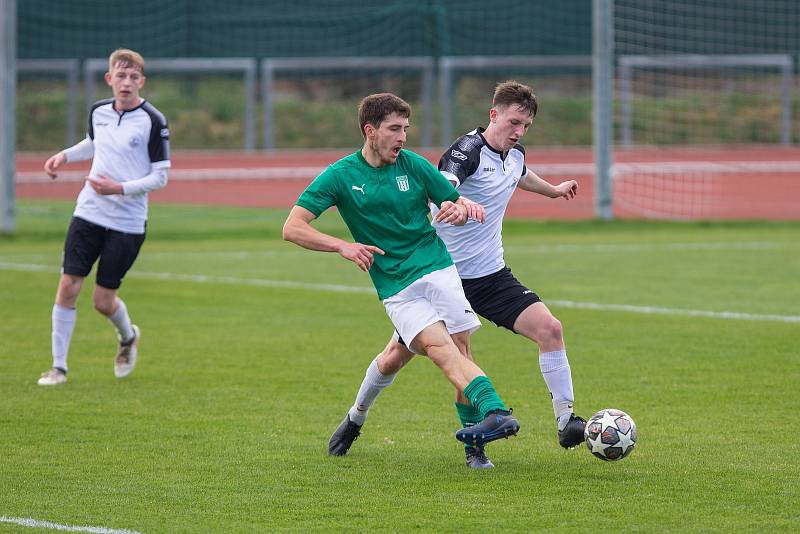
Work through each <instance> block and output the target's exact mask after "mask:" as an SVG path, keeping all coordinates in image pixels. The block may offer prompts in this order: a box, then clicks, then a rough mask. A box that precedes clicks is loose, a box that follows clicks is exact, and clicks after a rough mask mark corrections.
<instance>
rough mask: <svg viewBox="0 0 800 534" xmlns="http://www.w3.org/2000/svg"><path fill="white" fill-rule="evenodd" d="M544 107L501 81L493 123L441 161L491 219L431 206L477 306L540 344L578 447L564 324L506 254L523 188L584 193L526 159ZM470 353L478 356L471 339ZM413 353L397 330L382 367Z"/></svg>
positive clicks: (566, 439)
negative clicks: (443, 217) (450, 217)
mask: <svg viewBox="0 0 800 534" xmlns="http://www.w3.org/2000/svg"><path fill="white" fill-rule="evenodd" d="M537 110H538V103H537V100H536V96H535V95H534V94H533V92H532V91H531V89H530V87H528V86H526V85H523V84H520V83H517V82H513V81H509V82H505V83H501V84H499V85H498V86H497V87H496V90H495V94H494V100H493V104H492V108H491V110H490V111H489V125H488V126H487V128H486V129H483V128H478V129H476V130H473V131H472V132H470V133H468V134H466V135H464V136H462V137H460V138H459V139H457V140H456V142H455V143H454V144H453V145H452V146H451V147H450V148H449V149H448V150H447V151H446V152H445V153H444V155H443V156H442V158H441V160H440V162H439V170H440V171H441V172H442V174H444V176H445V177H447V178H448V179H449V180H450V181H451V182H452V183H453V184H454V185H455V186H456V187H457V188H458V191H459V193H460V194H462V195H464V196H465V197H467V198H469V199H471V200H472V201H474V202H477V203H479V204H481V205H483V206H484V208H485V209H486V218H485V222H484V223H483V224H476V223H475V222H474V221H467V223H466V224H465V225H464V226H460V227H455V226H452V225H448V224H441V223H439V222H437V221H436V213H437V212H438V209H437V208H436V207H435V206H431V211H432V214H433V216H434V220H433V225H434V227H435V228H436V232H437V234H438V235H439V237H440V238H441V239H442V240H443V241H444V242H445V244H446V245H447V249H448V251H449V252H450V254H451V256H452V257H453V261H454V262H455V264H456V268H457V269H458V274H459V276H460V278H461V282H462V284H463V286H464V293H465V295H466V297H467V299H468V300H469V302H470V304H471V305H472V307H473V309H474V310H475V311H476V312H477V313H478V314H479V315H481V316H483V317H485V318H487V319H489V320H491V321H492V322H494V323H495V324H496V325H497V326H502V327H504V328H507V329H509V330H511V331H512V332H515V333H518V334H521V335H523V336H525V337H527V338H528V339H530V340H531V341H533V342H534V343H536V344H537V345H538V346H539V367H540V370H541V373H542V376H543V377H544V380H545V383H546V385H547V387H548V389H549V391H550V395H551V398H552V403H553V410H554V412H555V416H556V422H557V428H558V438H559V443H560V444H561V445H562V446H563V447H565V448H572V447H575V446H577V445H578V444H579V443H581V441H582V440H583V429H584V426H585V421H584V420H583V419H582V418H580V417H578V416H576V415H575V414H574V413H573V409H572V407H573V388H572V377H571V373H570V367H569V361H568V360H567V355H566V350H565V346H564V337H563V331H562V328H561V323H560V322H559V321H558V320H557V319H556V318H555V317H554V316H553V315H552V314H551V313H550V310H549V309H548V308H547V306H545V304H544V303H543V302H541V300H540V299H539V297H538V296H537V295H536V294H535V293H534V292H533V291H531V290H529V289H528V288H527V287H525V286H523V285H522V284H521V283H520V282H519V281H518V280H517V279H516V278H515V277H514V276H513V275H512V274H511V269H509V268H508V267H507V266H506V264H505V260H504V258H503V242H502V233H501V232H502V224H503V216H504V215H505V211H506V207H507V206H508V202H509V201H510V200H511V197H512V195H513V194H514V191H515V190H516V189H517V188H519V189H522V190H524V191H529V192H533V193H538V194H541V195H544V196H548V197H551V198H565V199H571V198H573V197H574V196H575V194H576V193H577V187H578V184H577V182H575V181H574V180H569V181H566V182H562V183H560V184H558V185H556V186H554V185H551V184H550V183H548V182H546V181H545V180H543V179H541V178H540V177H539V176H537V175H536V174H535V173H534V172H532V171H531V170H530V169H528V168H527V167H526V166H525V150H524V148H523V147H522V146H521V145H520V144H519V141H520V139H521V138H522V137H523V136H524V135H525V133H526V132H527V131H528V129H529V128H530V126H531V124H532V123H533V119H534V117H535V116H536V112H537ZM465 356H467V357H468V358H470V359H471V358H472V355H471V353H470V351H469V346H467V347H466V351H465ZM410 358H411V353H410V352H409V351H408V349H407V348H406V346H405V344H404V341H403V340H402V339H401V338H399V336H398V334H397V333H395V334H394V336H393V338H392V340H390V342H389V344H388V345H387V346H386V348H385V349H384V350H383V352H381V353H380V354H379V355H378V357H377V358H376V362H377V370H378V371H379V372H380V374H382V375H384V376H393V375H394V373H396V372H397V371H399V370H400V369H401V368H402V367H403V366H404V365H405V364H406V363H407V362H408V361H409V359H410ZM374 374H375V373H370V370H368V371H367V375H366V377H365V379H364V382H363V383H362V385H361V389H360V390H359V394H358V396H357V398H356V403H355V404H354V405H353V407H352V408H351V409H350V412H349V413H350V418H351V420H353V421H355V422H356V423H358V424H360V425H363V423H364V421H365V420H366V417H367V412H368V410H369V408H370V406H371V405H372V403H373V402H374V400H375V397H376V396H377V392H375V391H373V390H376V386H375V385H374V384H376V383H377V384H380V383H381V382H380V380H376V379H375V377H374V376H371V375H374ZM381 389H382V388H381ZM377 391H378V392H379V391H380V389H378V390H377ZM456 410H457V412H458V415H459V419H460V420H461V423H462V425H464V426H465V427H468V426H470V425H474V424H475V423H476V422H477V421H479V419H477V417H478V415H477V414H476V413H475V410H474V408H473V407H472V406H471V405H470V403H469V401H468V400H467V399H465V398H464V396H463V395H461V394H459V393H458V392H456ZM351 444H352V440H351V441H350V442H348V443H345V442H343V441H342V439H341V436H339V435H338V434H337V433H334V435H333V436H332V437H331V442H330V445H329V452H330V453H331V454H345V453H346V452H347V450H348V449H349V447H350V445H351ZM465 451H466V461H467V465H468V466H469V467H473V468H491V467H493V464H492V463H491V461H490V460H489V459H488V457H487V456H486V453H485V451H484V448H483V447H471V446H469V444H467V447H466V449H465Z"/></svg>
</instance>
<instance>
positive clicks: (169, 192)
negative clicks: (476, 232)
mask: <svg viewBox="0 0 800 534" xmlns="http://www.w3.org/2000/svg"><path fill="white" fill-rule="evenodd" d="M348 153H349V151H346V150H308V151H272V152H253V153H244V152H195V151H178V152H175V153H174V154H173V157H172V169H171V170H170V183H169V185H168V186H167V187H166V188H165V189H162V190H160V191H156V192H155V193H151V196H150V200H151V202H156V203H158V202H169V203H191V204H200V205H203V204H215V205H231V206H250V207H270V208H285V209H288V208H289V207H290V206H292V204H293V203H294V201H295V200H296V199H297V196H298V195H299V194H300V192H302V190H303V189H304V188H305V186H306V185H308V183H309V182H310V181H311V180H312V179H313V178H314V176H316V175H317V174H318V173H319V172H320V171H321V170H322V169H323V168H324V167H325V166H326V165H328V164H329V163H331V162H333V161H335V160H337V159H338V158H340V157H342V156H344V155H346V154H348ZM421 153H422V154H423V155H425V156H426V157H427V158H428V159H430V160H431V161H432V162H434V163H435V162H436V161H437V160H438V158H439V156H440V154H441V152H440V151H438V150H427V151H421ZM47 156H48V154H21V155H18V157H17V160H16V172H17V176H16V194H17V197H18V198H27V199H74V198H75V197H76V196H77V194H78V192H79V191H80V189H81V187H82V186H83V176H85V174H86V172H87V170H88V164H85V163H81V164H76V165H72V166H67V167H65V169H64V172H62V173H60V177H59V179H58V180H55V181H51V180H50V179H49V178H48V177H47V176H46V175H45V173H44V171H43V170H42V165H43V163H44V160H45V159H46V158H47ZM592 159H593V158H592V152H591V150H590V149H584V148H546V149H543V148H539V149H536V148H528V149H527V150H526V160H527V164H528V167H530V168H531V169H532V170H534V171H535V172H537V173H538V174H539V175H540V176H541V177H542V178H545V179H546V180H548V181H550V182H551V183H558V182H560V181H562V180H567V179H574V180H577V181H578V184H579V192H578V197H577V198H575V199H573V200H570V201H566V200H564V199H555V200H553V199H548V198H544V197H541V196H540V195H532V194H527V193H525V192H522V191H521V192H518V193H517V194H516V195H515V196H514V198H513V200H512V201H511V204H510V205H509V208H508V214H509V216H511V217H517V218H539V219H587V218H591V217H593V216H594V207H593V203H594V184H593V166H592ZM614 163H615V165H616V171H615V180H614V198H615V203H614V214H615V216H617V217H622V218H629V217H655V218H678V219H689V218H702V219H745V218H747V219H753V218H756V219H773V220H790V219H800V148H795V147H775V146H764V147H760V146H738V147H725V148H703V149H696V148H688V149H687V148H681V149H637V150H625V151H618V152H617V153H616V154H615V155H614Z"/></svg>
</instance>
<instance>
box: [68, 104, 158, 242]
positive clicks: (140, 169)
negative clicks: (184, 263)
mask: <svg viewBox="0 0 800 534" xmlns="http://www.w3.org/2000/svg"><path fill="white" fill-rule="evenodd" d="M87 141H88V142H91V144H92V145H93V149H94V155H93V159H92V168H91V170H90V171H89V176H96V175H98V174H102V175H105V176H108V177H109V178H112V179H114V180H116V181H118V182H121V183H122V184H123V188H125V192H126V194H124V195H101V194H99V193H97V192H95V190H94V189H92V186H91V185H89V183H86V184H85V185H84V186H83V189H82V190H81V192H80V195H78V202H77V205H76V206H75V212H74V215H75V216H76V217H80V218H81V219H85V220H87V221H89V222H92V223H94V224H97V225H100V226H103V227H105V228H110V229H112V230H117V231H120V232H126V233H131V234H143V233H144V229H145V221H146V220H147V191H150V190H153V189H157V188H158V187H163V185H164V184H165V183H166V175H165V174H163V176H164V178H163V180H160V181H159V180H145V182H148V183H144V184H143V183H142V181H141V179H142V178H145V177H147V176H148V175H150V174H152V173H153V172H154V171H159V170H161V171H165V170H166V169H167V168H169V166H170V161H169V130H168V129H167V121H166V119H165V118H164V115H162V114H161V113H160V112H159V111H158V110H157V109H156V108H155V107H154V106H153V105H152V104H150V103H149V102H147V101H142V103H141V104H140V105H138V106H137V107H135V108H134V109H132V110H128V111H123V112H122V113H118V112H117V111H116V110H115V109H114V100H113V99H108V100H101V101H99V102H96V103H95V104H94V105H93V106H92V109H91V111H90V112H89V132H88V135H87V139H86V140H85V141H83V142H82V143H85V142H87ZM76 146H77V145H76ZM73 148H74V147H73ZM67 154H69V151H67ZM136 180H138V181H139V182H138V183H136V184H132V183H131V184H128V187H126V186H125V182H133V181H136ZM131 191H135V192H133V193H130V192H131Z"/></svg>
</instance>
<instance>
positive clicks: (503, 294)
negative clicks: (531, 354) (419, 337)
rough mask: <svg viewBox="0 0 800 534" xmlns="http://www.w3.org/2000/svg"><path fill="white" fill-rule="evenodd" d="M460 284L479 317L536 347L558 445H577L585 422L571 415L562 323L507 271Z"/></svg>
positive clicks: (536, 296)
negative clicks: (548, 396)
mask: <svg viewBox="0 0 800 534" xmlns="http://www.w3.org/2000/svg"><path fill="white" fill-rule="evenodd" d="M462 282H463V285H464V292H465V294H466V296H467V299H468V300H469V302H470V304H472V306H473V308H474V309H475V311H477V312H478V314H480V315H481V316H483V317H485V318H487V319H489V320H490V321H492V322H493V323H495V324H496V325H497V326H501V327H503V328H506V329H508V330H511V331H512V332H515V333H518V334H521V335H523V336H525V337H527V338H528V339H530V340H532V341H533V342H534V343H536V344H537V345H538V346H539V367H540V370H541V372H542V376H543V377H544V380H545V384H546V385H547V388H548V390H549V391H550V396H551V399H552V403H553V411H554V413H555V415H556V422H557V427H558V430H559V443H561V445H562V446H565V447H573V446H574V445H577V444H578V443H579V442H580V440H581V439H582V437H583V434H582V433H583V427H584V426H585V421H584V420H583V419H581V418H580V417H577V416H575V415H574V413H573V411H572V406H573V392H572V377H571V374H570V368H569V362H568V360H567V356H566V351H565V348H564V336H563V331H562V327H561V323H560V322H559V321H558V320H557V319H556V318H555V317H553V315H552V314H551V313H550V310H548V309H547V307H546V306H545V305H544V304H543V303H542V302H541V299H540V298H539V296H538V295H537V294H536V293H534V292H533V291H531V290H530V289H528V288H527V287H525V286H524V285H522V283H520V281H519V280H517V279H516V278H515V277H514V275H513V274H512V273H511V269H509V268H508V267H505V268H503V269H501V270H499V271H497V272H496V273H493V274H490V275H488V276H484V277H482V278H477V279H468V280H463V281H462ZM579 433H580V437H578V434H579Z"/></svg>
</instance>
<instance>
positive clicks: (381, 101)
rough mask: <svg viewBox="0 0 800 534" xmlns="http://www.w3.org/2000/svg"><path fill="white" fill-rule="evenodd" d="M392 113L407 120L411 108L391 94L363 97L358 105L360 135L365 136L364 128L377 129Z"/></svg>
mask: <svg viewBox="0 0 800 534" xmlns="http://www.w3.org/2000/svg"><path fill="white" fill-rule="evenodd" d="M392 113H397V114H398V115H400V116H401V117H405V118H409V117H411V106H409V105H408V102H406V101H405V100H403V99H402V98H400V97H399V96H397V95H394V94H392V93H378V94H375V95H369V96H365V97H364V99H363V100H361V103H360V104H359V105H358V125H359V127H360V128H361V135H363V136H364V137H366V136H367V134H366V132H365V131H364V126H366V125H367V124H371V125H372V126H374V127H375V128H379V127H380V125H381V123H382V122H383V121H385V120H386V118H387V117H389V115H391V114H392Z"/></svg>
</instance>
